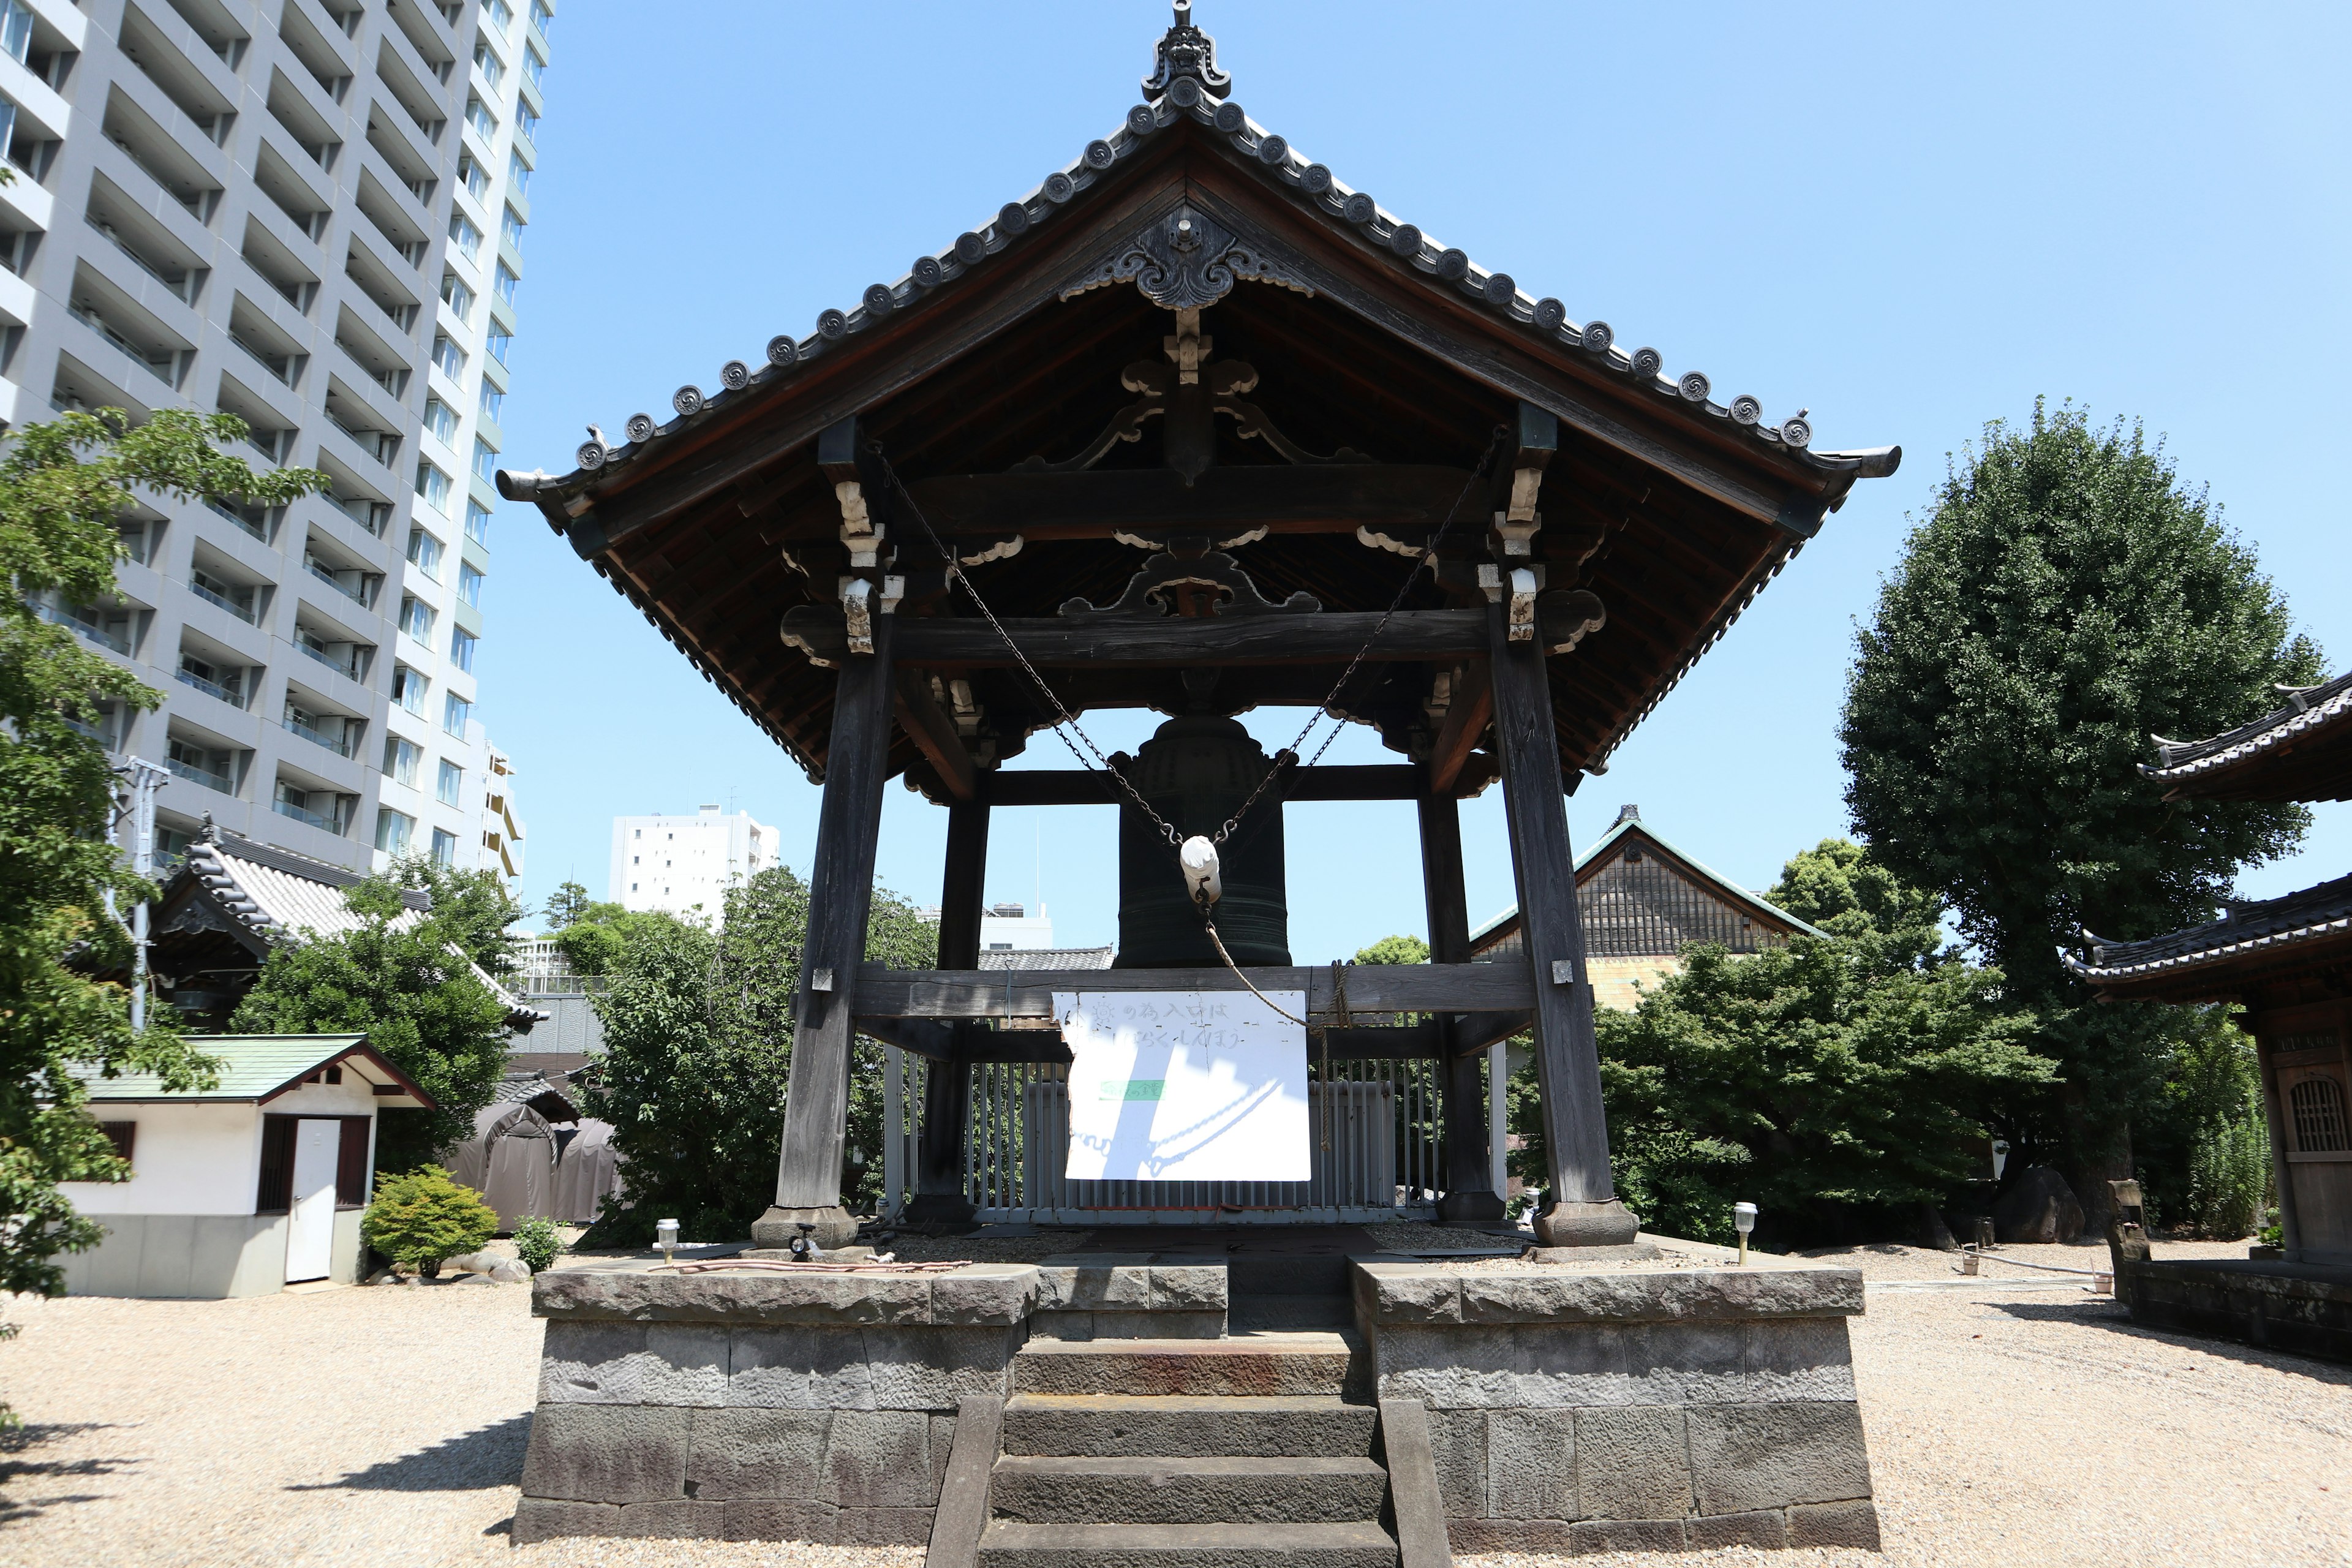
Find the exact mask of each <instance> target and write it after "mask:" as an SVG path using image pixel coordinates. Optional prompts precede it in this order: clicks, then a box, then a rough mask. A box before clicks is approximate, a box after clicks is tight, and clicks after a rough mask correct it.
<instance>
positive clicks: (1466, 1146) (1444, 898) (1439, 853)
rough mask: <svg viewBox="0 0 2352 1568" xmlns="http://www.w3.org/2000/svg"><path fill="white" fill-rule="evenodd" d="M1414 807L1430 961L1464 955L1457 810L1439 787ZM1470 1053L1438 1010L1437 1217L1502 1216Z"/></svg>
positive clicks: (1465, 919)
mask: <svg viewBox="0 0 2352 1568" xmlns="http://www.w3.org/2000/svg"><path fill="white" fill-rule="evenodd" d="M1419 805H1420V809H1421V891H1422V899H1423V902H1424V903H1425V904H1426V906H1427V908H1428V910H1429V958H1430V962H1431V963H1469V962H1470V908H1469V900H1468V896H1467V895H1466V894H1465V892H1464V890H1463V886H1462V814H1461V810H1460V808H1459V807H1457V806H1456V805H1454V796H1453V795H1452V794H1451V793H1450V792H1447V791H1435V790H1433V791H1432V792H1431V793H1429V794H1426V795H1423V796H1422V797H1421V800H1420V802H1419ZM1479 1059H1480V1058H1478V1057H1476V1056H1463V1055H1460V1054H1458V1053H1457V1052H1456V1051H1455V1050H1454V1035H1453V1030H1452V1028H1451V1026H1450V1019H1449V1018H1448V1016H1446V1015H1444V1014H1440V1015H1438V1070H1439V1071H1440V1072H1441V1073H1443V1074H1444V1079H1445V1195H1444V1197H1442V1198H1440V1199H1438V1200H1437V1217H1438V1218H1440V1219H1454V1220H1494V1219H1500V1218H1502V1217H1503V1199H1502V1195H1501V1194H1498V1193H1496V1191H1495V1177H1494V1173H1493V1162H1492V1160H1491V1159H1490V1157H1489V1154H1490V1152H1489V1150H1488V1148H1487V1146H1486V1093H1485V1085H1483V1084H1482V1083H1480V1082H1479V1072H1478V1063H1479Z"/></svg>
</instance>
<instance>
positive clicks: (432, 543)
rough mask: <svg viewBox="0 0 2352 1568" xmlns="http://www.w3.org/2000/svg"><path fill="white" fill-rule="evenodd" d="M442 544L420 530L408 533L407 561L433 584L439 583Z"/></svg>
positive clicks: (414, 529) (415, 529)
mask: <svg viewBox="0 0 2352 1568" xmlns="http://www.w3.org/2000/svg"><path fill="white" fill-rule="evenodd" d="M445 548H446V546H444V545H443V544H442V542H440V541H439V540H437V539H436V538H434V537H433V536H432V535H431V534H429V533H427V532H425V531H424V530H423V529H421V528H412V529H410V530H409V531H408V561H409V564H410V565H412V566H415V568H416V569H417V570H418V571H419V572H422V573H424V574H425V576H427V577H429V578H431V579H432V580H433V581H434V582H436V583H438V582H439V581H441V552H442V551H443V550H444V549H445Z"/></svg>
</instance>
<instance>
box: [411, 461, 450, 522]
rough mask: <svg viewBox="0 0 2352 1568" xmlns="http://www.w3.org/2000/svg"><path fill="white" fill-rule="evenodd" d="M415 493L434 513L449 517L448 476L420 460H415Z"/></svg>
mask: <svg viewBox="0 0 2352 1568" xmlns="http://www.w3.org/2000/svg"><path fill="white" fill-rule="evenodd" d="M416 493H417V494H418V495H421V496H423V497H424V498H425V505H427V506H429V507H431V508H432V509H433V510H435V511H437V512H439V513H440V514H441V515H442V516H443V517H446V516H448V515H449V476H448V475H446V474H445V473H443V472H442V471H441V470H440V469H438V468H435V467H434V466H433V465H432V464H431V463H430V462H428V461H426V460H425V458H418V459H417V460H416Z"/></svg>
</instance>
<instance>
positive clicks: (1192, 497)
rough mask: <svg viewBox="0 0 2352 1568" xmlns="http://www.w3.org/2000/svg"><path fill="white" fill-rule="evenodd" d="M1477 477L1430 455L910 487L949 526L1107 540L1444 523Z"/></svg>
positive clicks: (1102, 471) (959, 479) (943, 530)
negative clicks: (1425, 460)
mask: <svg viewBox="0 0 2352 1568" xmlns="http://www.w3.org/2000/svg"><path fill="white" fill-rule="evenodd" d="M1469 479H1470V475H1469V473H1468V471H1467V470H1465V469H1462V468H1438V467H1434V466H1432V465H1428V464H1402V463H1331V464H1326V465H1318V466H1314V467H1299V468H1294V467H1288V466H1281V467H1275V466H1268V467H1264V468H1211V469H1209V470H1208V471H1207V472H1206V473H1203V474H1202V475H1201V476H1200V477H1199V478H1198V479H1195V480H1193V481H1192V483H1189V484H1188V483H1186V482H1185V479H1184V476H1183V475H1181V474H1180V473H1177V472H1176V471H1174V470H1173V469H1171V468H1097V469H1092V470H1089V471H1087V472H1084V473H1076V474H949V475H942V476H940V477H938V478H935V479H917V480H915V481H914V482H913V483H912V484H910V485H908V487H907V488H908V493H909V494H911V495H913V497H914V498H915V504H916V506H917V507H919V509H920V510H921V511H922V513H923V515H924V516H925V517H926V518H928V519H929V521H930V524H931V526H932V528H934V529H935V530H937V531H939V532H940V534H942V535H948V536H953V535H958V534H982V535H993V534H1003V533H1018V534H1020V535H1022V536H1023V537H1024V538H1025V539H1029V540H1047V539H1108V538H1110V537H1111V535H1112V534H1114V533H1121V532H1124V533H1135V532H1151V533H1156V532H1160V531H1181V532H1186V533H1206V534H1210V535H1213V536H1227V537H1229V536H1231V535H1232V534H1234V533H1242V532H1246V531H1250V530H1252V529H1258V528H1263V529H1266V530H1268V531H1271V532H1275V533H1353V532H1355V531H1356V530H1357V529H1359V528H1367V527H1368V528H1371V529H1373V530H1375V531H1392V530H1398V529H1403V530H1410V531H1428V530H1432V529H1435V528H1437V527H1439V526H1441V525H1442V524H1443V523H1444V521H1445V514H1446V511H1447V510H1448V509H1449V508H1451V507H1452V506H1453V505H1454V501H1455V500H1456V499H1457V498H1458V497H1460V495H1461V494H1462V489H1463V486H1464V485H1465V484H1467V483H1468V482H1469Z"/></svg>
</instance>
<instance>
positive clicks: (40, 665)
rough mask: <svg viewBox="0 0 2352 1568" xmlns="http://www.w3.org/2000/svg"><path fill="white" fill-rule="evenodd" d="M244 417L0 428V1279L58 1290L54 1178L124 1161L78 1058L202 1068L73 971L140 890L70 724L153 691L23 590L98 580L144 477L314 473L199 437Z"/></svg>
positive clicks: (116, 1066)
mask: <svg viewBox="0 0 2352 1568" xmlns="http://www.w3.org/2000/svg"><path fill="white" fill-rule="evenodd" d="M244 435H245V426H244V425H243V423H242V422H241V421H238V420H236V419H235V418H233V417H230V416H226V415H221V416H200V415H194V414H187V413H181V412H165V413H161V414H157V415H154V416H152V417H151V418H149V419H148V420H147V421H146V422H145V423H144V424H142V425H139V426H132V425H131V423H130V422H129V420H128V419H127V418H126V417H125V416H123V415H122V414H121V412H120V411H119V410H115V409H104V410H100V412H99V413H96V414H68V415H65V416H62V417H60V418H58V419H57V420H55V421H53V422H50V423H48V424H44V425H28V426H24V427H23V428H21V429H16V430H12V431H9V432H7V433H6V435H5V437H0V442H5V446H0V574H5V578H6V580H7V582H8V584H9V585H10V591H8V592H5V593H0V996H5V999H6V1000H5V1004H0V1291H18V1290H22V1291H33V1292H37V1293H39V1294H43V1295H56V1294H57V1293H58V1291H59V1290H61V1289H63V1288H64V1280H63V1274H62V1271H61V1270H60V1269H59V1268H58V1267H57V1265H56V1264H55V1262H54V1261H52V1260H53V1259H54V1258H56V1257H57V1256H58V1254H59V1253H61V1252H69V1251H79V1250H82V1249H85V1248H88V1247H94V1246H96V1245H97V1244H98V1242H99V1240H100V1238H101V1237H102V1236H103V1235H104V1232H103V1231H102V1230H101V1229H100V1226H97V1225H96V1224H94V1223H93V1222H91V1221H89V1220H87V1219H83V1218H80V1217H79V1216H78V1215H75V1213H74V1212H73V1207H72V1205H71V1204H70V1203H69V1202H68V1200H67V1198H66V1197H65V1195H64V1194H62V1193H60V1192H59V1191H58V1183H59V1182H65V1181H91V1180H104V1179H108V1178H110V1177H113V1176H117V1175H119V1174H120V1173H121V1170H122V1165H121V1162H120V1161H119V1160H117V1159H115V1157H114V1152H113V1149H112V1146H111V1145H110V1144H109V1143H108V1142H107V1141H106V1139H105V1138H104V1136H103V1135H101V1134H100V1131H98V1126H97V1123H96V1122H94V1121H91V1120H90V1118H89V1116H88V1115H87V1114H86V1113H85V1110H84V1106H85V1104H86V1102H87V1096H86V1094H85V1092H84V1089H83V1086H82V1080H81V1076H80V1075H81V1074H83V1073H86V1072H91V1071H96V1072H99V1073H101V1074H104V1075H108V1076H111V1075H113V1074H116V1073H120V1072H123V1071H140V1072H153V1073H158V1074H160V1075H162V1077H163V1080H164V1082H165V1083H166V1084H167V1085H170V1086H171V1087H173V1088H174V1089H186V1088H192V1087H195V1086H197V1085H199V1084H202V1083H207V1082H209V1081H211V1077H210V1075H211V1074H212V1072H213V1071H214V1070H215V1067H216V1064H215V1063H214V1062H213V1061H212V1059H211V1058H207V1057H205V1056H204V1055H203V1054H202V1053H201V1052H200V1051H199V1050H197V1049H196V1048H195V1047H192V1046H190V1045H189V1044H187V1043H186V1042H184V1040H182V1039H181V1038H180V1037H179V1036H178V1035H177V1034H176V1033H175V1032H174V1031H173V1028H172V1027H171V1026H170V1025H169V1023H168V1022H165V1021H163V1020H152V1021H151V1022H150V1024H149V1026H148V1027H147V1029H146V1030H145V1032H144V1033H142V1034H137V1035H134V1034H133V1033H132V1032H131V1021H130V1011H129V997H128V994H127V993H126V992H125V991H124V990H123V988H122V987H121V986H119V985H112V984H102V983H100V982H97V981H93V980H91V979H89V977H88V975H87V974H86V973H83V971H84V970H89V971H102V970H106V969H118V970H119V969H123V968H127V967H129V960H130V947H129V943H128V941H127V939H126V937H125V934H124V932H123V931H122V929H121V926H120V925H118V924H117V923H116V921H115V920H114V919H113V917H111V916H110V914H108V913H107V905H108V900H109V898H110V897H111V898H112V900H113V901H114V904H115V906H116V907H117V908H120V909H124V910H127V909H129V908H130V907H131V905H132V904H133V903H134V902H136V901H137V900H141V899H144V898H149V897H152V895H153V889H152V887H150V886H148V885H147V884H145V883H142V882H141V881H139V880H138V879H135V878H133V877H132V876H131V874H130V872H129V870H128V869H127V868H126V867H125V866H124V864H123V861H122V857H121V852H120V851H119V850H118V849H117V848H116V847H114V846H113V845H112V844H111V843H110V842H109V838H108V835H109V832H110V828H111V826H112V820H111V819H112V812H113V784H114V781H113V775H112V772H111V766H110V763H109V760H108V758H107V754H106V750H105V748H104V747H103V746H102V745H101V744H100V742H98V741H96V740H95V739H93V738H92V737H91V735H89V733H87V732H85V731H84V730H82V729H78V728H76V725H78V724H79V725H85V726H87V725H91V724H94V723H95V722H96V721H97V719H98V704H99V703H100V702H101V701H112V702H117V703H121V704H122V705H123V706H124V707H126V708H131V709H148V708H152V707H153V706H154V705H155V704H156V702H157V701H158V700H159V699H158V698H157V696H156V694H155V693H154V692H153V691H152V690H150V689H148V688H146V687H145V686H142V684H140V683H139V682H138V681H137V680H135V679H132V678H131V675H130V674H129V673H128V672H127V671H125V670H124V669H122V668H121V667H120V666H117V665H115V664H113V663H111V662H110V661H109V660H107V659H105V658H101V657H100V656H99V655H98V654H96V653H93V652H91V651H90V650H89V648H87V647H83V646H82V644H81V643H80V642H79V640H78V639H77V638H76V637H75V636H74V634H73V633H72V632H71V631H69V630H68V629H67V628H66V627H65V626H59V625H55V624H52V623H51V622H49V621H47V620H44V619H43V618H41V616H40V615H39V614H38V613H37V611H36V609H35V608H34V605H36V604H40V605H62V606H65V607H68V608H79V607H83V606H88V605H92V604H94V603H96V602H97V601H99V600H100V599H103V598H105V597H106V596H107V595H110V594H111V593H112V592H113V591H114V563H115V562H116V561H117V560H118V559H120V558H121V552H122V546H121V540H120V537H119V535H118V534H117V533H116V531H115V523H116V521H117V520H118V519H119V518H121V515H122V514H123V512H124V511H125V510H127V509H128V508H129V507H130V506H131V504H132V502H133V501H134V500H136V499H137V498H138V497H139V496H140V495H141V494H142V493H143V494H150V495H156V494H160V495H169V496H173V497H177V498H181V499H188V498H192V497H194V496H197V495H219V496H227V497H233V498H242V499H247V500H257V501H261V502H264V503H276V502H279V501H286V500H292V499H294V498H295V497H297V496H299V495H301V494H303V493H305V492H306V491H308V490H310V489H314V488H316V486H317V485H318V484H319V483H321V482H323V477H322V476H320V475H318V474H314V473H311V472H310V471H309V470H305V469H289V470H286V471H283V472H278V473H272V474H257V473H255V472H254V471H253V470H252V469H250V468H247V467H246V465H245V464H244V463H243V462H241V461H239V460H237V459H236V458H231V457H227V456H226V455H224V454H223V453H222V452H220V451H219V450H217V444H218V443H221V442H226V441H234V440H236V439H239V438H241V437H243V436H244ZM68 960H72V961H73V963H74V965H75V966H74V967H71V968H69V967H68Z"/></svg>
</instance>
